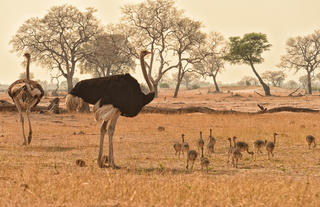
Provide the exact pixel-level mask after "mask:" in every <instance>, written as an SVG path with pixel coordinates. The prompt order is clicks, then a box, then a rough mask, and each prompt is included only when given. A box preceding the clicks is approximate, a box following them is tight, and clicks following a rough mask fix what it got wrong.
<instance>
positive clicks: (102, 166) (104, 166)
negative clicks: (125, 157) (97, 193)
mask: <svg viewBox="0 0 320 207" xmlns="http://www.w3.org/2000/svg"><path fill="white" fill-rule="evenodd" d="M98 166H99V167H100V168H107V167H108V166H107V165H106V164H105V162H104V161H103V160H98Z"/></svg>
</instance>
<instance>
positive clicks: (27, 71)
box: [26, 58, 30, 80]
mask: <svg viewBox="0 0 320 207" xmlns="http://www.w3.org/2000/svg"><path fill="white" fill-rule="evenodd" d="M29 66H30V58H28V59H27V68H26V78H27V80H30V75H29Z"/></svg>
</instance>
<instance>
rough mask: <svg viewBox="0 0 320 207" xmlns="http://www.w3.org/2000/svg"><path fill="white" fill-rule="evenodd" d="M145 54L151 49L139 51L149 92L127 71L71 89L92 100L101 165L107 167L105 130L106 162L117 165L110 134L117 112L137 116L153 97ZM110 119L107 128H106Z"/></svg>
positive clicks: (113, 129) (88, 100) (81, 82)
mask: <svg viewBox="0 0 320 207" xmlns="http://www.w3.org/2000/svg"><path fill="white" fill-rule="evenodd" d="M148 54H150V52H148V51H145V50H144V51H141V53H140V63H141V69H142V73H143V76H144V78H145V80H146V82H147V84H148V87H149V90H150V92H149V93H148V94H144V93H143V92H142V91H141V89H140V85H139V83H138V81H137V80H136V79H134V78H133V77H132V76H131V75H130V74H122V75H113V76H108V77H102V78H92V79H87V80H82V81H80V82H78V83H77V84H76V86H75V87H74V88H73V89H72V90H71V91H70V94H71V95H73V96H77V97H80V98H82V99H83V101H85V102H87V103H89V104H94V108H93V112H94V115H95V119H96V120H97V121H101V122H102V125H101V129H100V148H99V154H98V165H99V167H101V168H102V167H107V166H106V165H104V162H103V161H102V159H101V158H102V155H103V142H104V135H105V134H106V132H108V135H109V157H108V165H109V167H112V168H118V167H117V166H116V165H115V163H114V157H113V143H112V138H113V134H114V131H115V126H116V123H117V120H118V118H119V116H120V115H121V116H126V117H134V116H136V115H137V114H138V113H139V112H140V111H141V109H142V107H143V106H145V105H147V104H148V103H150V102H151V101H152V100H153V98H154V95H155V93H154V88H153V85H152V84H151V82H150V80H149V77H148V75H147V71H146V66H145V61H144V57H145V56H146V55H148ZM109 121H110V123H109V125H108V130H106V127H107V124H108V122H109Z"/></svg>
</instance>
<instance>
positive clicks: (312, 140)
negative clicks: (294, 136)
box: [306, 135, 317, 149]
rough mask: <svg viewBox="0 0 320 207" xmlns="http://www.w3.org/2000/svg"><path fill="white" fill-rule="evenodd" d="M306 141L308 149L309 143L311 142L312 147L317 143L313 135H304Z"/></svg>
mask: <svg viewBox="0 0 320 207" xmlns="http://www.w3.org/2000/svg"><path fill="white" fill-rule="evenodd" d="M306 141H307V143H308V147H309V149H310V146H311V144H313V148H315V147H316V145H317V144H316V138H315V137H314V136H312V135H308V136H306Z"/></svg>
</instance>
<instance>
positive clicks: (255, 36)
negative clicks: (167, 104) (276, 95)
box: [224, 32, 271, 96]
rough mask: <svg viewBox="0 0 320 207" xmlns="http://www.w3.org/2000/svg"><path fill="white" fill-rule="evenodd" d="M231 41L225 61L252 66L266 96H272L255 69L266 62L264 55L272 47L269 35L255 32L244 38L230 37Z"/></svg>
mask: <svg viewBox="0 0 320 207" xmlns="http://www.w3.org/2000/svg"><path fill="white" fill-rule="evenodd" d="M229 41H230V42H229V51H228V53H227V54H226V56H225V57H224V59H225V60H226V61H228V62H230V63H231V64H246V65H250V66H251V69H252V71H253V73H254V74H255V75H256V77H257V78H258V80H259V82H260V84H261V85H262V86H263V89H264V92H265V95H266V96H270V95H271V93H270V88H269V86H268V85H267V84H265V83H264V81H263V80H262V78H261V77H260V75H259V73H258V72H257V70H256V69H255V67H254V64H259V63H262V62H263V61H264V59H263V57H262V53H263V52H264V51H267V50H269V48H270V47H271V44H270V43H269V42H268V40H267V35H266V34H262V33H254V32H253V33H247V34H245V35H244V36H243V37H242V38H241V37H230V38H229Z"/></svg>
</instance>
